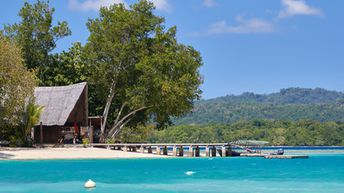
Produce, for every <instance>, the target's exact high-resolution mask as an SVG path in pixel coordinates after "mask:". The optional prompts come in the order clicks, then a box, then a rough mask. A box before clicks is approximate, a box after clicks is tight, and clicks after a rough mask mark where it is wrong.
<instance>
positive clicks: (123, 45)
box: [85, 0, 202, 138]
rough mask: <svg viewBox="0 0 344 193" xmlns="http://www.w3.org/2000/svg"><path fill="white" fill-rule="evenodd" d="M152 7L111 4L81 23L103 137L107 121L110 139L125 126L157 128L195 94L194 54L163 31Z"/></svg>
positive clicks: (143, 3) (173, 31)
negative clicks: (86, 33) (100, 111)
mask: <svg viewBox="0 0 344 193" xmlns="http://www.w3.org/2000/svg"><path fill="white" fill-rule="evenodd" d="M153 10H154V6H153V3H150V2H148V1H146V0H142V1H140V2H138V3H136V4H133V5H132V6H130V8H129V9H127V8H126V7H125V6H124V5H123V4H119V5H112V6H110V7H109V8H105V7H103V8H101V9H100V15H99V18H96V19H91V20H89V22H88V23H87V26H88V29H89V31H90V36H89V38H88V42H87V44H86V46H85V53H86V55H87V56H88V57H87V61H86V62H88V63H90V66H91V68H92V69H93V70H92V80H93V83H94V84H95V85H96V88H98V89H96V92H97V94H98V97H97V98H98V99H99V98H100V99H102V101H103V102H102V103H101V104H100V105H102V107H103V108H102V109H103V117H104V123H103V124H102V125H103V127H102V128H101V133H102V137H103V138H104V137H105V126H106V125H107V124H106V123H108V122H109V123H111V124H110V127H109V130H108V132H106V136H107V137H112V138H114V137H116V136H117V135H118V133H119V132H120V131H121V129H122V128H123V127H124V126H126V125H131V126H133V125H137V124H144V123H146V122H147V121H150V120H154V121H155V122H156V123H157V125H158V126H163V125H165V124H166V123H169V121H170V116H179V115H182V114H183V113H184V112H186V111H189V110H191V108H192V104H193V101H194V100H195V99H198V98H199V94H200V90H199V85H200V83H201V78H200V74H199V70H198V69H199V67H200V66H201V64H202V60H201V57H200V54H199V52H197V51H196V50H195V49H193V48H192V47H191V46H186V45H183V44H180V43H178V42H177V40H176V27H172V28H169V29H166V27H165V26H164V19H163V18H161V17H158V16H156V15H154V14H153ZM109 117H110V118H109Z"/></svg>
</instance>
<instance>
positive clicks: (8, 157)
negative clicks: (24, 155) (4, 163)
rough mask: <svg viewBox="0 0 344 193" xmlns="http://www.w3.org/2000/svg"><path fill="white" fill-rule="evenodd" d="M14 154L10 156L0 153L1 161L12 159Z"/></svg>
mask: <svg viewBox="0 0 344 193" xmlns="http://www.w3.org/2000/svg"><path fill="white" fill-rule="evenodd" d="M13 156H14V155H13V154H9V153H1V152H0V159H10V158H11V157H13Z"/></svg>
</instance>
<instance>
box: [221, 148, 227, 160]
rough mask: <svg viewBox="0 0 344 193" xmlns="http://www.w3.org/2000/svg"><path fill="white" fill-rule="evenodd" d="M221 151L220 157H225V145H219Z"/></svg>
mask: <svg viewBox="0 0 344 193" xmlns="http://www.w3.org/2000/svg"><path fill="white" fill-rule="evenodd" d="M221 152H222V155H221V156H222V157H226V156H227V148H226V146H222V147H221Z"/></svg>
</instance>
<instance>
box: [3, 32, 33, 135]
mask: <svg viewBox="0 0 344 193" xmlns="http://www.w3.org/2000/svg"><path fill="white" fill-rule="evenodd" d="M35 85H36V79H35V75H34V73H33V72H31V71H28V70H27V69H26V68H25V66H24V64H23V59H22V57H21V51H20V49H19V48H18V47H17V46H16V45H15V44H14V43H12V42H10V41H9V40H8V39H7V38H5V37H3V36H2V35H1V34H0V130H2V131H1V133H4V132H5V131H4V130H3V129H4V128H11V129H13V128H15V127H17V126H19V125H20V124H21V120H22V115H23V112H24V108H25V104H26V102H27V100H28V99H29V98H32V97H33V90H34V87H35Z"/></svg>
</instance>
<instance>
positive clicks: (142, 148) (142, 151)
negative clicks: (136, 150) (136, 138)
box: [140, 145, 145, 153]
mask: <svg viewBox="0 0 344 193" xmlns="http://www.w3.org/2000/svg"><path fill="white" fill-rule="evenodd" d="M144 152H145V148H144V147H143V145H141V147H140V153H144Z"/></svg>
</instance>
